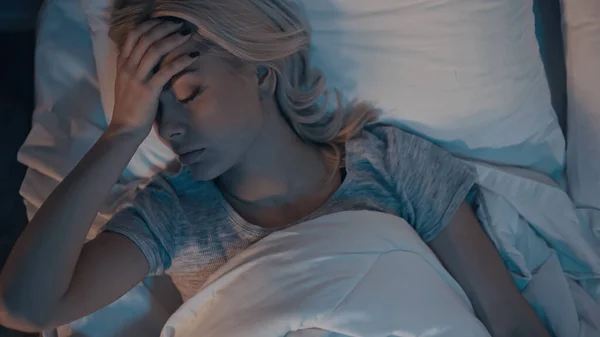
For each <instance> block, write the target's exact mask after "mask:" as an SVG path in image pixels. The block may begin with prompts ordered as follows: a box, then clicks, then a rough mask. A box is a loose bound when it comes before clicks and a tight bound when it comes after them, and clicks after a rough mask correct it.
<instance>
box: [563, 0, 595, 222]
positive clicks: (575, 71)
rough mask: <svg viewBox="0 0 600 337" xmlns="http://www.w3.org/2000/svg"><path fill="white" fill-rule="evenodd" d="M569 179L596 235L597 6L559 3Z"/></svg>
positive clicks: (581, 1) (588, 0)
mask: <svg viewBox="0 0 600 337" xmlns="http://www.w3.org/2000/svg"><path fill="white" fill-rule="evenodd" d="M561 2H562V11H563V20H564V24H563V32H564V41H565V55H566V67H567V99H568V109H567V127H568V132H567V135H568V152H567V178H568V182H569V192H570V195H571V198H572V199H573V201H574V202H575V204H576V205H577V207H578V208H579V215H580V217H581V221H584V222H586V223H588V224H589V225H590V226H592V227H593V229H594V230H595V231H596V232H597V233H600V2H598V0H562V1H561Z"/></svg>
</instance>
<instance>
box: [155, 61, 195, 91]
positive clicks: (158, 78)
mask: <svg viewBox="0 0 600 337" xmlns="http://www.w3.org/2000/svg"><path fill="white" fill-rule="evenodd" d="M199 56H200V53H198V52H193V53H189V54H183V55H180V56H179V57H177V58H176V59H174V60H173V61H171V62H169V63H167V64H166V65H164V66H163V67H161V69H160V70H159V71H158V72H157V73H156V75H154V76H152V78H150V80H149V81H148V85H150V86H151V87H152V88H154V89H156V90H159V91H161V90H162V89H163V87H164V86H165V85H167V83H168V82H169V81H170V80H171V78H172V77H173V76H175V75H177V74H178V73H179V72H181V71H182V70H184V69H185V68H187V67H189V66H190V65H191V64H192V63H194V62H195V61H196V60H197V59H198V57H199Z"/></svg>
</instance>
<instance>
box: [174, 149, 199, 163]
mask: <svg viewBox="0 0 600 337" xmlns="http://www.w3.org/2000/svg"><path fill="white" fill-rule="evenodd" d="M204 150H205V149H201V150H195V151H190V152H187V153H184V154H182V155H180V156H179V161H180V162H181V163H182V164H184V165H190V164H194V163H196V162H198V161H199V160H200V157H201V156H202V154H203V153H204Z"/></svg>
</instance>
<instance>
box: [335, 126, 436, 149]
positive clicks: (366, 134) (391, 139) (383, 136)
mask: <svg viewBox="0 0 600 337" xmlns="http://www.w3.org/2000/svg"><path fill="white" fill-rule="evenodd" d="M422 142H427V141H426V140H425V139H423V138H421V137H419V136H417V135H414V134H412V133H410V132H408V131H405V130H403V129H402V128H400V127H398V126H396V125H390V124H383V123H377V124H370V125H367V126H366V127H365V128H364V129H363V131H362V132H360V133H359V134H357V135H356V136H355V137H354V138H352V139H351V140H350V141H348V143H347V144H346V151H347V153H349V154H351V153H355V154H357V155H361V154H362V155H381V156H389V155H392V156H398V155H400V154H401V153H402V151H405V150H410V148H413V147H418V146H419V145H420V143H422Z"/></svg>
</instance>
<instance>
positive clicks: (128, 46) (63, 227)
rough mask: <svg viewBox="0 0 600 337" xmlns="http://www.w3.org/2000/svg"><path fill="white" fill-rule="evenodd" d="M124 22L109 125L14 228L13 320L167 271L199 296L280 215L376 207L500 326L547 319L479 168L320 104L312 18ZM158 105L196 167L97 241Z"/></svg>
mask: <svg viewBox="0 0 600 337" xmlns="http://www.w3.org/2000/svg"><path fill="white" fill-rule="evenodd" d="M111 35H112V37H113V38H114V39H115V41H116V42H117V43H118V44H119V46H120V48H121V52H120V55H119V62H118V76H117V80H116V88H115V106H114V113H113V118H112V120H111V122H110V126H109V127H108V129H107V130H106V132H105V133H104V134H103V135H102V137H100V139H99V140H98V141H97V142H96V144H95V145H94V146H93V147H92V148H91V150H90V151H89V152H88V153H87V155H86V156H85V157H84V158H83V159H82V160H81V162H80V163H79V164H78V165H77V166H76V167H75V169H74V170H73V171H72V172H71V173H70V174H69V175H68V176H67V177H66V178H65V179H64V181H63V182H62V183H61V184H60V185H59V186H58V187H57V188H56V190H55V191H54V192H53V193H52V195H51V196H50V197H49V198H48V199H47V201H46V202H45V203H44V205H43V206H42V207H41V208H40V210H39V211H38V213H37V214H36V215H35V217H34V218H33V219H32V221H31V223H30V224H29V226H28V227H27V229H26V230H25V232H24V233H23V234H22V236H21V237H20V238H19V240H18V242H17V243H16V245H15V247H14V249H13V251H12V253H11V255H10V257H9V259H8V261H7V263H6V267H5V268H4V270H3V272H2V274H1V275H0V291H1V292H0V293H1V294H2V298H1V299H2V301H1V305H0V307H1V308H2V309H1V312H2V314H1V318H0V322H1V323H2V324H4V325H6V326H9V327H13V328H17V329H21V330H25V331H38V330H42V329H47V328H51V327H56V326H59V325H62V324H65V323H68V322H71V321H73V320H75V319H78V318H80V317H83V316H85V315H87V314H89V313H92V312H94V311H96V310H98V309H100V308H102V307H104V306H106V305H108V304H109V303H111V302H113V301H114V300H116V299H118V298H119V297H120V296H121V295H123V294H125V293H126V292H127V291H128V290H129V289H131V288H132V287H133V286H135V285H136V284H137V283H139V282H140V281H141V280H142V279H143V278H144V277H146V276H148V275H159V274H162V273H165V272H168V273H169V274H170V275H171V276H172V277H173V280H174V282H175V284H176V285H177V287H178V289H179V290H180V292H181V293H182V295H183V298H184V299H188V298H189V297H190V296H192V295H193V294H194V293H195V292H196V291H198V290H199V288H200V287H201V286H202V284H203V282H204V281H205V280H206V278H207V277H208V276H209V275H210V274H211V273H212V272H213V271H215V270H216V269H217V268H218V267H219V266H221V265H223V264H224V263H225V262H226V261H227V260H228V259H229V258H231V256H233V255H235V254H236V253H238V252H240V251H242V250H243V249H245V248H246V247H248V246H249V245H251V244H252V243H254V242H256V241H258V240H260V239H261V238H263V237H265V236H266V235H268V234H269V233H272V232H273V231H275V230H277V229H281V228H284V227H286V226H290V225H293V224H295V223H298V222H300V221H304V220H307V219H312V218H315V217H318V216H321V215H325V214H330V213H334V212H340V211H345V210H372V211H379V212H385V213H390V214H394V215H397V216H401V217H403V218H404V219H406V220H407V221H408V222H409V223H410V224H411V225H412V226H413V227H414V228H415V230H416V231H417V232H418V233H419V234H420V235H421V237H422V238H423V240H424V241H426V242H427V243H428V244H429V245H430V247H431V248H432V249H433V251H434V252H435V253H436V254H437V256H438V257H439V258H440V260H441V261H442V263H443V264H444V265H445V267H446V268H447V269H448V270H449V272H450V273H451V274H452V275H453V276H454V277H455V278H456V279H457V280H458V282H459V283H460V284H461V286H462V287H463V288H464V290H465V291H466V293H467V295H468V296H469V298H470V299H471V301H472V303H473V305H474V307H475V309H476V313H477V315H478V317H479V318H480V319H481V320H482V322H483V323H484V324H485V325H486V326H487V328H488V329H489V330H490V331H491V333H492V334H493V335H494V336H548V333H547V332H546V331H545V329H544V327H543V325H542V324H541V323H540V321H539V320H538V318H537V317H536V315H535V313H534V312H533V310H532V309H531V308H530V307H529V306H528V304H527V302H526V301H525V300H524V299H523V298H522V297H521V296H520V294H519V292H518V290H517V289H516V287H515V286H514V284H513V282H512V279H511V277H510V275H509V273H508V272H507V270H506V268H505V267H504V265H503V262H502V260H501V258H500V257H499V255H498V253H497V252H496V250H495V248H494V246H493V245H492V243H491V242H490V240H489V239H488V238H487V237H486V235H485V233H484V231H483V230H482V228H481V225H480V223H479V222H478V219H477V218H476V217H475V215H474V212H473V209H472V207H471V205H470V203H469V202H467V201H466V199H467V198H468V197H470V196H475V197H476V195H475V194H474V193H470V192H475V191H476V189H475V187H474V175H473V173H472V171H471V170H470V169H469V168H468V167H467V166H465V164H463V163H462V162H461V161H459V160H457V159H455V158H453V157H452V156H451V155H450V154H449V153H447V152H445V151H444V150H442V149H440V148H438V147H436V146H435V145H433V144H431V143H429V142H427V141H425V140H423V139H421V138H418V137H415V136H412V135H410V134H407V133H405V132H403V131H401V130H399V129H397V128H394V127H389V126H376V125H374V124H373V125H371V124H372V122H374V121H375V117H376V114H375V113H374V112H373V111H372V109H370V108H369V106H368V105H367V104H364V103H353V104H351V105H349V106H346V107H341V106H340V107H339V108H338V110H337V112H336V113H335V114H333V115H328V114H326V113H325V112H324V109H322V108H319V104H318V101H319V100H320V99H321V98H323V95H324V79H323V77H322V76H321V74H320V73H319V72H317V71H315V70H313V69H311V68H310V62H309V57H308V55H309V44H310V34H309V26H308V24H307V23H306V22H305V19H304V18H303V17H301V16H300V15H298V14H297V13H296V11H295V9H294V8H293V7H292V6H291V5H290V3H289V2H288V1H286V0H227V1H224V0H220V1H209V0H185V1H184V0H157V1H145V0H143V1H142V0H135V1H134V0H128V1H121V3H119V4H117V6H116V7H115V11H114V13H113V27H112V32H111ZM155 121H156V124H157V126H158V132H159V134H160V136H161V137H162V139H164V140H165V142H167V144H168V145H170V146H171V147H172V149H173V150H174V151H175V152H176V153H177V154H178V155H179V158H180V161H181V163H182V164H183V168H182V170H181V171H180V172H179V173H178V174H176V175H174V176H167V175H162V176H160V177H158V178H156V179H155V180H154V181H153V182H152V183H151V184H150V185H149V186H148V187H147V188H145V189H144V190H143V191H142V192H140V193H139V195H138V196H137V197H136V199H135V201H134V203H133V204H132V205H131V206H130V207H128V208H126V209H124V210H123V211H121V212H120V213H118V214H117V215H115V216H114V218H113V219H112V220H111V221H110V222H109V224H108V225H107V227H106V231H105V232H104V233H102V234H100V235H99V236H98V237H97V238H96V239H95V240H93V241H91V242H88V243H86V244H84V240H85V237H86V233H87V232H88V229H89V227H90V224H91V223H92V220H93V219H94V217H95V215H96V213H97V210H98V209H99V206H100V205H101V203H102V201H103V200H104V199H105V197H106V196H107V194H108V192H109V190H110V188H111V186H112V185H113V184H114V183H115V182H116V181H117V179H118V177H119V175H120V174H121V172H122V171H123V169H124V168H125V166H126V165H127V163H128V162H129V160H130V159H131V157H132V155H133V154H134V152H135V151H136V149H137V147H138V146H139V145H140V143H141V142H142V141H143V140H144V139H145V137H146V136H147V135H148V134H149V132H150V131H151V129H152V127H153V124H154V122H155ZM367 124H369V125H368V126H367ZM342 159H343V160H342ZM65 243H68V244H65ZM41 280H44V281H43V282H42V281H41Z"/></svg>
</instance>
